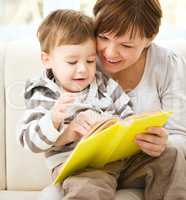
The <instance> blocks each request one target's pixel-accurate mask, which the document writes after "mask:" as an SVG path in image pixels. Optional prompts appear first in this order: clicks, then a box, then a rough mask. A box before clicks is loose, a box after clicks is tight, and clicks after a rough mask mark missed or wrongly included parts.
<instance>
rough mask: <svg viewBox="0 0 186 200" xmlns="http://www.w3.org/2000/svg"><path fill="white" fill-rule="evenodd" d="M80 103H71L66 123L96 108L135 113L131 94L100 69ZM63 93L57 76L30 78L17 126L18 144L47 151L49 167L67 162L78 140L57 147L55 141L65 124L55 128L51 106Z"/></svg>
mask: <svg viewBox="0 0 186 200" xmlns="http://www.w3.org/2000/svg"><path fill="white" fill-rule="evenodd" d="M78 95H79V98H78V102H76V103H75V104H73V105H72V108H71V109H70V112H69V117H68V118H66V119H65V120H64V124H68V123H70V121H71V120H73V119H74V117H75V116H76V114H77V113H78V112H80V111H82V110H86V109H93V110H95V111H97V112H99V113H100V114H102V113H104V114H105V113H106V114H109V115H118V116H120V117H121V118H125V117H126V116H128V115H130V114H133V111H132V110H131V107H130V101H129V97H128V96H127V95H126V94H125V93H124V91H123V90H122V89H121V87H120V86H119V85H118V83H117V82H115V81H114V80H112V79H111V78H108V77H107V76H105V75H103V74H102V73H101V72H97V73H96V76H95V79H94V81H93V82H92V83H91V85H90V86H89V87H88V88H87V89H85V90H84V91H82V92H80V93H79V94H78ZM62 96H63V93H62V90H61V89H60V88H59V86H58V85H57V84H56V83H55V80H54V78H51V79H50V78H48V76H47V73H46V72H45V71H44V72H43V73H42V75H41V77H40V78H36V79H33V80H29V81H27V83H26V87H25V93H24V97H25V105H26V110H25V112H24V115H23V117H22V119H21V121H20V124H19V126H18V130H17V132H18V138H19V143H20V144H21V145H22V146H23V147H25V148H28V149H30V150H31V151H32V152H34V153H41V152H43V153H44V154H45V157H46V158H47V159H46V160H47V163H48V167H49V169H53V168H54V167H56V166H57V165H59V164H62V163H64V162H65V160H66V159H67V158H68V156H69V155H70V153H71V151H72V150H73V149H74V147H75V146H76V143H71V144H68V145H65V146H63V147H56V146H55V145H54V143H55V142H56V140H57V139H58V137H59V136H60V135H61V134H63V128H64V127H63V124H62V126H61V128H60V130H56V129H55V128H54V126H53V123H52V120H51V108H52V107H53V105H54V104H55V102H56V100H57V99H58V98H59V97H62Z"/></svg>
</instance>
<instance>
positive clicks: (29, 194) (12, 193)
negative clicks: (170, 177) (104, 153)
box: [0, 189, 143, 200]
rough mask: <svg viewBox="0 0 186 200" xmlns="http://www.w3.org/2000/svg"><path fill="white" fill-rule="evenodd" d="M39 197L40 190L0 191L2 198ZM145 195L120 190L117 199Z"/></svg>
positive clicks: (25, 199) (129, 199)
mask: <svg viewBox="0 0 186 200" xmlns="http://www.w3.org/2000/svg"><path fill="white" fill-rule="evenodd" d="M38 197H39V192H36V191H32V192H24V191H0V199H1V200H12V199H13V200H36V199H38ZM142 199H143V195H142V191H141V190H135V189H133V190H129V189H126V190H119V191H118V192H117V194H116V198H115V200H142Z"/></svg>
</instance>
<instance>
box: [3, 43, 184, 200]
mask: <svg viewBox="0 0 186 200" xmlns="http://www.w3.org/2000/svg"><path fill="white" fill-rule="evenodd" d="M163 45H165V46H168V47H170V48H173V49H175V50H176V51H177V52H178V53H180V54H182V55H184V56H185V58H186V41H174V42H166V43H163ZM39 58H40V54H39V45H38V43H37V42H36V40H35V39H30V40H20V41H15V42H11V43H3V42H1V43H0V107H1V112H0V200H13V199H14V200H16V199H19V200H33V199H37V196H38V194H39V192H38V191H39V190H41V189H42V188H43V187H45V186H46V185H48V184H49V183H50V178H49V174H48V171H47V168H46V166H45V162H44V159H43V157H42V155H39V154H37V155H35V154H33V153H31V152H29V151H26V150H24V149H22V148H21V147H20V146H19V145H18V143H17V140H16V132H15V130H16V124H17V121H18V120H19V118H20V116H21V113H22V112H23V110H24V103H23V91H24V82H25V80H26V79H27V78H29V77H32V76H35V74H36V73H37V72H38V71H40V70H41V62H40V59H39ZM142 196H143V195H142V192H141V191H138V190H121V191H118V192H117V197H116V199H117V200H121V199H126V200H140V199H141V200H142V199H143V197H142Z"/></svg>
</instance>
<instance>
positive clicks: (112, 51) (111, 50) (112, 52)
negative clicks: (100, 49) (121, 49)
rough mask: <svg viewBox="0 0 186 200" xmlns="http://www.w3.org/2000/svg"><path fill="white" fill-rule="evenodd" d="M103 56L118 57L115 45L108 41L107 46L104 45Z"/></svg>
mask: <svg viewBox="0 0 186 200" xmlns="http://www.w3.org/2000/svg"><path fill="white" fill-rule="evenodd" d="M105 56H106V57H107V58H110V59H111V58H115V57H118V51H117V47H116V45H114V44H112V43H110V44H109V45H108V46H106V47H105Z"/></svg>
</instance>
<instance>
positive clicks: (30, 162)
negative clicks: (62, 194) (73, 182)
mask: <svg viewBox="0 0 186 200" xmlns="http://www.w3.org/2000/svg"><path fill="white" fill-rule="evenodd" d="M41 68H42V65H41V62H40V53H39V45H38V43H36V41H35V40H34V41H32V40H30V41H15V42H11V43H8V44H7V45H6V50H5V61H4V77H5V79H4V80H5V90H6V184H7V189H9V190H38V189H41V188H43V187H44V186H45V185H46V184H48V183H49V175H48V172H47V168H46V165H45V163H44V158H43V156H42V155H35V154H33V153H31V152H29V151H28V150H25V149H23V148H22V147H20V145H19V144H18V142H17V138H16V137H17V136H16V131H15V130H16V125H17V122H18V120H19V119H20V118H21V115H22V112H23V111H24V99H23V93H24V85H25V81H26V79H28V78H30V77H33V76H35V75H36V74H38V73H39V72H40V71H41Z"/></svg>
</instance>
